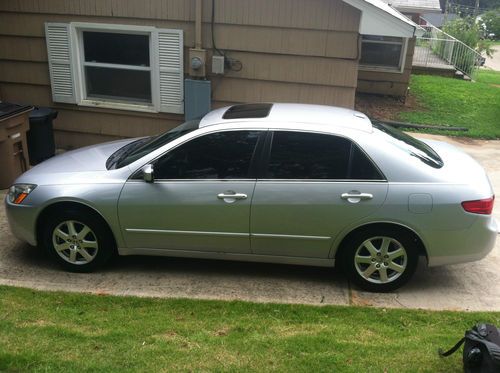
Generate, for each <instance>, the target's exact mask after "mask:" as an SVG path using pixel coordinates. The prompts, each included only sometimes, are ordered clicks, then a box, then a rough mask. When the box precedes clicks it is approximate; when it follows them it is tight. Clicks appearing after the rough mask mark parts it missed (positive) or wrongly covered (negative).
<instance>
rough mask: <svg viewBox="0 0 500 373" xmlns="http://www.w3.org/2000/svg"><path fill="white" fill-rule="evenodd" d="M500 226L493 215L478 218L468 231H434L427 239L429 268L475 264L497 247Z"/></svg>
mask: <svg viewBox="0 0 500 373" xmlns="http://www.w3.org/2000/svg"><path fill="white" fill-rule="evenodd" d="M497 236H498V226H497V222H496V220H495V218H494V217H493V216H491V215H488V216H478V218H477V220H476V221H475V222H474V224H472V225H471V226H470V228H468V229H464V230H456V231H432V232H431V233H430V234H429V235H427V237H426V241H427V243H426V247H427V254H428V260H429V266H430V267H435V266H440V265H445V264H457V263H466V262H474V261H477V260H481V259H483V258H484V257H485V256H486V255H488V254H489V253H490V252H491V250H492V249H493V248H494V247H495V242H496V238H497Z"/></svg>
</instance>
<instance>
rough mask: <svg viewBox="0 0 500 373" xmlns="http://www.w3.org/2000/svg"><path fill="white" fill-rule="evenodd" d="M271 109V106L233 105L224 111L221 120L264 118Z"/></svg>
mask: <svg viewBox="0 0 500 373" xmlns="http://www.w3.org/2000/svg"><path fill="white" fill-rule="evenodd" d="M272 107H273V104H243V105H234V106H231V107H230V108H229V109H227V110H226V112H225V113H224V115H223V116H222V119H242V118H265V117H267V116H268V115H269V112H270V111H271V108H272Z"/></svg>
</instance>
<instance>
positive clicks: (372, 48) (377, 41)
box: [359, 35, 403, 69]
mask: <svg viewBox="0 0 500 373" xmlns="http://www.w3.org/2000/svg"><path fill="white" fill-rule="evenodd" d="M402 53H403V39H402V38H396V37H387V36H374V35H363V39H362V46H361V59H360V61H359V63H360V64H361V65H364V66H378V67H388V68H393V69H399V68H400V67H401V62H402V60H403V59H402V58H401V57H402V56H401V55H402Z"/></svg>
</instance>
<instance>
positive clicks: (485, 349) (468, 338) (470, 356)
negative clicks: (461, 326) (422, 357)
mask: <svg viewBox="0 0 500 373" xmlns="http://www.w3.org/2000/svg"><path fill="white" fill-rule="evenodd" d="M464 342H465V345H464V353H463V362H464V372H465V373H500V330H499V329H497V327H496V326H495V325H491V324H477V325H476V326H474V327H473V328H472V329H471V330H467V331H466V332H465V337H464V338H462V339H461V340H460V341H458V343H457V344H456V345H455V346H453V347H452V348H451V349H450V350H448V351H446V352H443V350H441V349H439V355H440V356H441V357H446V356H450V355H451V354H452V353H454V352H455V351H456V350H458V349H459V348H460V346H461V345H462V344H463V343H464Z"/></svg>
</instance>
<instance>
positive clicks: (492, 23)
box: [480, 8, 500, 39]
mask: <svg viewBox="0 0 500 373" xmlns="http://www.w3.org/2000/svg"><path fill="white" fill-rule="evenodd" d="M480 24H481V26H482V27H483V30H484V34H485V36H488V35H490V34H494V35H495V38H496V39H500V8H498V9H495V10H490V11H488V12H486V13H484V14H482V15H481V21H480Z"/></svg>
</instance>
